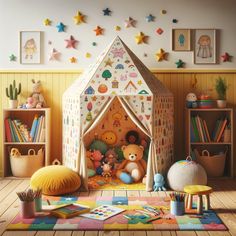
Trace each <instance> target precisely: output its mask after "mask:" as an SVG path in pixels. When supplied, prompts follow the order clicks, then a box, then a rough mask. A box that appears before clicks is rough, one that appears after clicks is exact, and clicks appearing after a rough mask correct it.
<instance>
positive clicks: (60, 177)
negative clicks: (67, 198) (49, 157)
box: [30, 165, 81, 196]
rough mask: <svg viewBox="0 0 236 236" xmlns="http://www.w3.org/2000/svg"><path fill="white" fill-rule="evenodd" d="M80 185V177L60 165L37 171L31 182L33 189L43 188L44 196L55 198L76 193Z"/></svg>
mask: <svg viewBox="0 0 236 236" xmlns="http://www.w3.org/2000/svg"><path fill="white" fill-rule="evenodd" d="M80 185H81V180H80V177H79V175H78V174H77V173H75V172H74V171H72V170H71V169H69V168H67V167H65V166H60V165H52V166H46V167H43V168H41V169H39V170H38V171H36V172H35V173H34V174H33V175H32V177H31V180H30V187H31V188H32V189H37V188H41V189H42V193H43V194H45V195H53V196H55V195H62V194H66V193H72V192H75V191H76V190H78V189H79V187H80Z"/></svg>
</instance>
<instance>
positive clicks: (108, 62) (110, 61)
mask: <svg viewBox="0 0 236 236" xmlns="http://www.w3.org/2000/svg"><path fill="white" fill-rule="evenodd" d="M104 63H105V67H106V66H110V67H112V64H113V63H114V61H112V60H111V59H110V58H108V59H107V60H106V61H104Z"/></svg>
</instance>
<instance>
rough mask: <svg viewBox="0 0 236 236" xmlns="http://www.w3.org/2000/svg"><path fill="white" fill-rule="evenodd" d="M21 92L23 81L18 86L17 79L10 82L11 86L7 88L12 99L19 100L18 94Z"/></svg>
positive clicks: (7, 93) (7, 92) (8, 95)
mask: <svg viewBox="0 0 236 236" xmlns="http://www.w3.org/2000/svg"><path fill="white" fill-rule="evenodd" d="M20 93H21V83H19V85H18V88H16V81H15V80H13V84H10V86H9V88H6V95H7V97H9V98H10V100H17V96H18V95H19V94H20Z"/></svg>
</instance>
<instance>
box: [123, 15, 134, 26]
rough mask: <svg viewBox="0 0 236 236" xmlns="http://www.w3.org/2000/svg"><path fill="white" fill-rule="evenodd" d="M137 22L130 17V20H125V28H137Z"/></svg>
mask: <svg viewBox="0 0 236 236" xmlns="http://www.w3.org/2000/svg"><path fill="white" fill-rule="evenodd" d="M135 24H136V20H134V19H133V18H132V17H129V18H128V19H126V20H125V27H126V28H130V27H135Z"/></svg>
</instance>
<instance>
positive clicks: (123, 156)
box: [86, 130, 149, 184]
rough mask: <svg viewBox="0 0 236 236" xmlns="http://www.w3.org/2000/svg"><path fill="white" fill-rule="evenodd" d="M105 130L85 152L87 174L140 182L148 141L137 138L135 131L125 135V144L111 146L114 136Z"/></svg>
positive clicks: (128, 182)
mask: <svg viewBox="0 0 236 236" xmlns="http://www.w3.org/2000/svg"><path fill="white" fill-rule="evenodd" d="M111 134H113V133H112V132H106V134H105V135H102V137H101V139H98V138H96V139H94V140H93V141H92V143H91V144H90V145H89V147H88V150H87V152H86V157H87V168H88V175H89V177H92V176H94V175H100V176H103V177H104V178H109V177H111V178H116V177H117V178H119V179H120V180H121V181H122V182H124V183H126V184H132V183H137V182H142V180H143V178H144V176H145V174H146V169H147V164H146V161H147V154H148V148H149V143H148V141H147V140H145V139H142V140H140V139H139V134H138V132H137V131H134V130H131V131H129V132H127V134H126V135H125V140H126V145H123V146H113V145H112V144H114V143H115V142H114V140H115V139H116V137H113V136H112V135H111Z"/></svg>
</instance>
